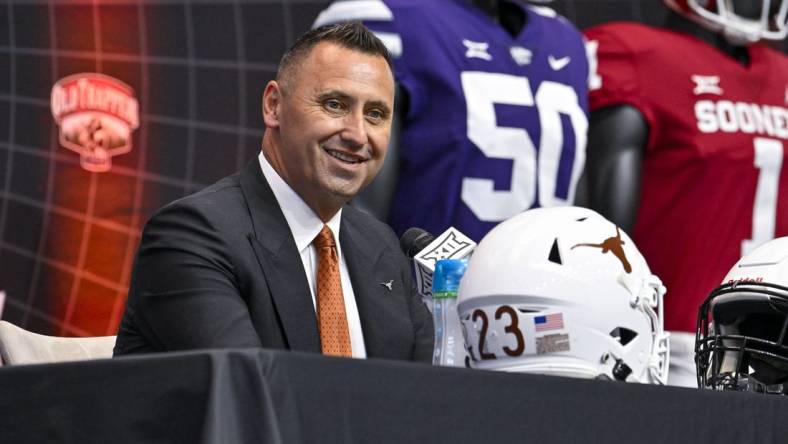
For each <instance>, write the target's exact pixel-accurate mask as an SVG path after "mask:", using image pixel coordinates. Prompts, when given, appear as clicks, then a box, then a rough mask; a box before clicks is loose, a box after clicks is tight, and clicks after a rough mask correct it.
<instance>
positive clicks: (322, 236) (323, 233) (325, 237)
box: [313, 225, 336, 249]
mask: <svg viewBox="0 0 788 444" xmlns="http://www.w3.org/2000/svg"><path fill="white" fill-rule="evenodd" d="M313 242H314V244H315V246H316V247H317V248H318V249H323V248H334V247H335V246H336V245H335V244H334V233H333V232H331V228H328V225H323V229H322V230H320V233H318V235H317V236H316V237H315V240H314V241H313Z"/></svg>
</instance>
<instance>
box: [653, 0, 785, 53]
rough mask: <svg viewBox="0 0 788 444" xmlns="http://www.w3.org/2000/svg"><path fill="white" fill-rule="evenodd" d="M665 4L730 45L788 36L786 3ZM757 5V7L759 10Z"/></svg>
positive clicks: (719, 0)
mask: <svg viewBox="0 0 788 444" xmlns="http://www.w3.org/2000/svg"><path fill="white" fill-rule="evenodd" d="M664 2H665V4H666V5H667V6H668V7H669V8H671V9H673V10H675V11H676V12H679V13H680V14H682V15H684V16H686V17H688V18H689V19H691V20H693V21H694V22H696V23H698V24H700V25H702V26H703V27H705V28H707V29H709V30H711V31H714V32H719V33H721V34H722V35H724V36H725V38H726V40H728V42H729V43H731V44H733V45H736V46H744V45H747V44H750V43H754V42H757V41H759V40H762V39H765V40H782V39H784V38H785V36H786V35H788V0H761V1H760V2H758V1H750V2H744V1H737V0H664ZM758 5H760V7H758Z"/></svg>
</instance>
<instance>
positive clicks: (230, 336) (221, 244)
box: [115, 158, 433, 362]
mask: <svg viewBox="0 0 788 444" xmlns="http://www.w3.org/2000/svg"><path fill="white" fill-rule="evenodd" d="M339 241H340V243H341V245H342V252H343V254H344V256H345V260H346V262H347V268H348V272H349V274H350V280H351V282H352V284H353V292H354V293H355V296H356V303H357V305H358V311H359V316H360V318H361V328H362V331H363V333H364V343H365V345H366V351H367V356H368V357H370V358H390V359H403V360H417V361H424V362H429V361H430V360H431V356H432V348H433V326H432V318H431V317H430V315H429V312H428V311H427V309H426V307H425V306H424V304H423V303H422V302H421V299H420V297H419V296H418V295H417V294H416V292H415V291H414V286H413V283H412V277H411V271H410V266H409V263H408V260H407V259H406V258H405V256H404V255H403V254H402V252H401V251H400V250H399V243H398V240H397V238H396V236H395V235H394V233H393V232H392V231H391V229H390V228H389V227H388V226H387V225H385V224H383V223H381V222H379V221H377V220H376V219H374V218H373V217H371V216H369V215H366V214H364V213H362V212H360V211H358V210H356V209H354V208H352V207H350V206H345V208H344V209H343V211H342V224H341V228H340V230H339ZM391 280H393V285H392V288H391V290H389V289H388V288H387V287H386V286H384V285H382V284H381V283H383V282H389V281H391ZM220 347H265V348H277V349H289V350H302V351H313V352H320V336H319V334H318V328H317V318H316V316H315V309H314V306H313V303H312V297H311V293H310V291H309V286H308V283H307V280H306V273H305V272H304V266H303V264H302V262H301V256H300V255H299V253H298V250H297V249H296V244H295V240H294V239H293V236H292V234H291V232H290V228H289V227H288V225H287V222H286V220H285V218H284V215H283V214H282V211H281V209H280V208H279V205H278V203H277V201H276V198H275V197H274V195H273V192H272V191H271V188H270V187H269V185H268V183H267V182H266V180H265V177H264V176H263V173H262V171H261V169H260V165H259V162H258V161H257V158H255V159H253V160H252V161H251V162H249V164H248V165H247V166H246V168H245V169H244V170H243V171H242V172H240V173H237V174H235V175H232V176H229V177H226V178H224V179H222V180H221V181H219V182H217V183H215V184H213V185H211V186H210V187H208V188H206V189H204V190H202V191H200V192H198V193H196V194H193V195H190V196H187V197H185V198H183V199H180V200H177V201H175V202H173V203H171V204H169V205H167V206H166V207H164V208H162V209H161V210H159V211H158V212H157V213H156V214H155V215H154V216H153V217H152V218H151V220H150V221H148V223H147V224H146V225H145V229H144V230H143V234H142V239H141V241H140V246H139V250H138V251H137V257H136V259H135V262H134V270H133V274H132V280H131V286H130V288H129V297H128V301H127V302H126V311H125V313H124V315H123V319H122V321H121V324H120V330H119V332H118V338H117V343H116V345H115V355H123V354H130V353H141V352H152V351H165V350H186V349H200V348H220Z"/></svg>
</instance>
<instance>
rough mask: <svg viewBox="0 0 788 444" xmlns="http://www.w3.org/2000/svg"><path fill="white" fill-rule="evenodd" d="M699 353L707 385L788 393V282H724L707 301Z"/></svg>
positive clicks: (700, 377)
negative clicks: (785, 284) (786, 285)
mask: <svg viewBox="0 0 788 444" xmlns="http://www.w3.org/2000/svg"><path fill="white" fill-rule="evenodd" d="M695 353H696V355H695V360H696V364H697V372H698V385H699V387H701V388H711V389H716V390H734V391H749V392H756V393H768V394H788V288H786V287H783V286H780V285H774V284H769V283H742V282H734V283H728V284H724V285H721V286H720V287H718V288H717V289H716V290H714V291H713V292H712V293H711V294H710V295H709V297H708V298H707V299H706V301H705V302H704V303H703V305H702V306H701V309H700V312H699V315H698V328H697V336H696V345H695Z"/></svg>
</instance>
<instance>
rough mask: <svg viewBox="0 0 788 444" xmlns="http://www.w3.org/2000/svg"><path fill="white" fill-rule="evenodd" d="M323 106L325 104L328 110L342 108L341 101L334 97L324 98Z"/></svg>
mask: <svg viewBox="0 0 788 444" xmlns="http://www.w3.org/2000/svg"><path fill="white" fill-rule="evenodd" d="M323 106H325V107H326V108H327V109H330V110H333V111H339V110H341V109H342V102H340V101H339V100H335V99H331V100H326V101H325V102H324V104H323Z"/></svg>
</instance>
